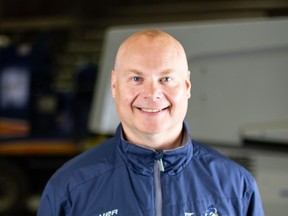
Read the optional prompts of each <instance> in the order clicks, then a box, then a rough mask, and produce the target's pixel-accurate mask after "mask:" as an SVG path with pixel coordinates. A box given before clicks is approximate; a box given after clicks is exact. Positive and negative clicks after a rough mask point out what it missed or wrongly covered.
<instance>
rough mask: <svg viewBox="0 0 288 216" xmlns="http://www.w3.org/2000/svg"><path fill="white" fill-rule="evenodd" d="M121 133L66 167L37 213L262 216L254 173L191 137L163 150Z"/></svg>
mask: <svg viewBox="0 0 288 216" xmlns="http://www.w3.org/2000/svg"><path fill="white" fill-rule="evenodd" d="M186 131H187V129H186ZM186 133H187V132H186ZM121 134H122V129H121V125H120V126H119V127H118V129H117V131H116V135H115V137H114V138H111V139H110V140H107V141H105V142H104V143H103V144H100V145H98V146H96V147H94V148H92V149H90V150H87V151H86V152H84V153H82V154H80V155H79V156H77V157H76V158H74V159H72V160H71V161H69V162H67V163H66V164H65V165H64V166H63V167H62V168H60V169H59V170H58V171H57V172H56V173H55V174H54V175H53V176H52V177H51V179H50V180H49V182H48V183H47V185H46V188H45V190H44V192H43V194H42V198H41V203H40V207H39V210H38V216H60V215H61V216H64V215H67V216H68V215H69V216H112V215H114V216H116V215H117V216H133V215H135V216H144V215H145V216H154V215H155V216H162V215H163V216H192V215H193V216H206V215H207V216H208V215H210V216H244V215H245V216H246V215H247V216H248V215H249V216H256V215H257V216H262V215H264V213H263V209H262V204H261V199H260V195H259V192H258V189H257V185H256V182H255V180H254V178H253V177H252V175H251V174H250V173H249V172H248V171H247V170H245V169H244V168H243V167H241V166H240V165H238V164H237V163H235V162H233V161H231V160H230V159H228V158H226V157H225V156H223V155H221V154H220V153H218V152H216V151H215V150H213V149H211V148H210V147H208V146H206V145H202V144H199V143H197V142H195V141H192V140H191V139H190V136H189V135H188V134H186V138H185V139H184V140H185V144H184V145H183V146H181V147H179V148H177V149H174V150H168V151H163V152H157V151H154V150H152V149H147V148H142V147H139V146H137V145H135V144H131V143H128V142H127V141H125V140H123V139H122V135H121Z"/></svg>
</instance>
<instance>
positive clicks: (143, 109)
mask: <svg viewBox="0 0 288 216" xmlns="http://www.w3.org/2000/svg"><path fill="white" fill-rule="evenodd" d="M141 110H142V111H144V112H150V113H156V112H160V111H161V110H156V109H147V108H141Z"/></svg>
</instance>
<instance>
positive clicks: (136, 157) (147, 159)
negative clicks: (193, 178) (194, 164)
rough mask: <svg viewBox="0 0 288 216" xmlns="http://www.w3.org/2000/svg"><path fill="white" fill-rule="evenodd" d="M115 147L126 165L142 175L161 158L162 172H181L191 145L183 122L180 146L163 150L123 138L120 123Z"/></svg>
mask: <svg viewBox="0 0 288 216" xmlns="http://www.w3.org/2000/svg"><path fill="white" fill-rule="evenodd" d="M116 142H117V149H118V152H119V153H120V156H121V158H122V159H123V160H124V162H125V163H126V165H127V166H128V167H129V168H131V169H133V170H134V171H135V172H137V173H139V174H142V175H151V174H153V173H154V164H155V162H156V161H158V160H160V159H162V162H163V166H164V173H168V174H169V175H176V174H177V173H179V172H181V171H182V170H183V169H184V168H185V167H186V165H187V164H188V163H189V161H190V160H191V158H192V156H193V155H192V154H193V145H192V139H191V138H190V133H189V129H188V125H187V124H186V123H185V122H184V136H183V143H182V146H180V147H178V148H176V149H173V150H165V151H155V150H153V149H149V148H144V147H141V146H138V145H135V144H133V143H129V142H128V141H126V140H124V139H123V136H122V125H121V124H120V125H119V126H118V128H117V130H116Z"/></svg>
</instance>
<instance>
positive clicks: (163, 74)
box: [128, 69, 175, 76]
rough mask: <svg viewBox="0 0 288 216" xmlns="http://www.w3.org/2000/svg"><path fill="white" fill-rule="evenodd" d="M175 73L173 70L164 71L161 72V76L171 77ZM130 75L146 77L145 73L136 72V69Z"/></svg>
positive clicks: (129, 72)
mask: <svg viewBox="0 0 288 216" xmlns="http://www.w3.org/2000/svg"><path fill="white" fill-rule="evenodd" d="M174 72H175V71H174V70H172V69H167V70H164V71H161V72H160V73H159V74H160V75H162V76H165V75H169V74H172V73H174ZM128 74H136V75H138V76H143V75H145V73H143V72H142V71H139V70H136V69H131V70H129V71H128Z"/></svg>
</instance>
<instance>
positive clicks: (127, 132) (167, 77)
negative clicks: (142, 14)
mask: <svg viewBox="0 0 288 216" xmlns="http://www.w3.org/2000/svg"><path fill="white" fill-rule="evenodd" d="M190 88H191V83H190V72H189V70H188V64H187V59H186V55H185V52H184V49H183V47H182V46H181V44H180V43H179V42H178V41H177V40H176V39H174V38H173V37H172V36H170V35H168V34H167V33H164V32H161V31H158V30H143V31H140V32H136V33H134V34H133V35H131V36H130V37H129V38H128V39H126V40H125V41H124V42H123V43H122V44H121V46H120V48H119V50H118V53H117V56H116V61H115V68H114V70H113V71H112V78H111V89H112V96H113V98H114V99H115V102H116V110H117V113H118V115H119V119H120V121H121V124H120V125H119V127H118V128H117V131H116V134H115V137H113V138H112V139H110V140H107V141H105V142H104V143H103V144H101V145H98V146H97V147H94V148H92V149H90V150H88V151H86V152H85V153H83V154H81V155H80V156H78V157H76V158H75V159H72V160H71V161H69V162H68V163H66V164H65V165H64V166H63V167H62V168H60V169H59V170H58V171H57V172H56V173H55V174H54V175H53V176H52V178H51V179H50V181H49V182H48V184H47V186H46V188H45V191H44V193H43V195H42V199H41V203H40V207H39V210H38V216H46V215H47V216H48V215H49V216H50V215H51V216H52V215H53V216H60V215H69V216H80V215H81V216H92V215H95V216H108V215H109V216H110V215H125V216H132V215H137V216H142V215H143V216H144V215H145V216H153V215H155V216H162V215H163V216H164V215H167V216H179V215H180V216H189V215H193V216H204V215H207V216H208V215H209V216H221V215H229V216H244V215H245V216H246V215H249V216H256V215H257V216H262V215H264V213H263V210H262V204H261V199H260V195H259V192H258V189H257V185H256V182H255V180H254V178H253V177H252V176H251V174H250V173H249V172H248V171H246V170H245V169H244V168H242V167H241V166H239V165H238V164H236V163H235V162H232V161H231V160H229V159H227V158H226V157H224V156H222V155H221V154H219V153H217V152H216V151H214V150H212V149H210V148H209V147H207V146H205V145H202V144H199V143H197V142H195V141H192V140H191V138H190V135H189V130H188V126H187V125H186V123H185V122H184V118H185V115H186V112H187V106H188V99H189V98H190Z"/></svg>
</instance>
